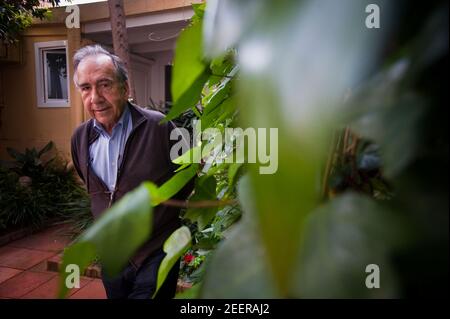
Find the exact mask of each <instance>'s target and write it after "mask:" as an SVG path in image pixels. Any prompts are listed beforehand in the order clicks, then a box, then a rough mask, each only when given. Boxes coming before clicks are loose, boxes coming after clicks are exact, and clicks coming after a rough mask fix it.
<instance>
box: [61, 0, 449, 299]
mask: <svg viewBox="0 0 450 319" xmlns="http://www.w3.org/2000/svg"><path fill="white" fill-rule="evenodd" d="M369 3H376V4H378V5H379V6H380V8H381V26H382V27H381V28H380V29H368V28H366V26H365V24H364V21H365V19H366V17H367V15H368V13H366V11H365V8H366V6H367V5H368V4H369ZM194 11H195V15H194V17H193V19H192V23H191V25H190V26H189V27H188V28H186V29H185V30H184V31H183V32H182V34H181V35H180V38H179V40H178V42H177V47H176V51H175V64H174V72H173V82H172V96H173V97H174V104H173V107H172V108H171V110H170V112H169V113H168V115H167V117H166V120H169V119H175V118H177V117H179V116H182V115H183V114H185V113H186V112H192V113H193V114H194V115H195V116H196V117H197V118H198V119H200V120H201V124H202V129H205V128H216V129H218V130H219V131H220V132H221V133H223V132H224V131H225V129H226V128H233V127H243V128H247V127H253V128H278V170H277V172H276V173H275V174H267V175H262V174H260V172H259V170H258V168H259V167H260V166H261V165H263V164H264V163H261V159H258V161H257V163H255V164H249V163H247V162H246V164H239V163H232V164H230V163H226V162H224V159H226V158H228V157H229V156H232V155H235V153H236V148H235V147H231V148H227V147H226V146H224V145H223V142H222V143H220V142H218V139H217V138H216V137H215V136H210V137H209V139H208V140H206V141H205V140H202V141H194V142H193V144H192V148H191V149H190V150H189V151H188V152H186V153H185V154H183V155H182V156H180V157H179V158H178V159H177V160H175V161H174V162H175V163H177V164H181V167H180V168H179V169H178V172H177V174H176V175H175V176H174V177H173V178H172V179H171V180H169V181H168V182H167V183H166V184H164V185H162V186H161V187H159V188H158V187H157V186H155V185H154V184H152V183H150V182H146V183H145V184H144V185H143V186H144V187H146V189H147V191H148V192H147V193H145V195H146V196H144V193H142V194H141V195H139V196H140V197H139V198H134V196H137V193H132V194H130V195H129V196H130V197H129V198H128V199H127V200H128V201H129V202H136V203H137V202H139V205H147V204H148V205H150V204H151V205H152V206H156V205H168V204H170V203H169V202H167V200H168V199H170V197H171V196H172V195H174V194H175V193H176V192H177V191H178V190H180V189H181V188H182V187H183V186H184V185H185V184H186V183H187V182H188V181H189V180H190V179H191V178H192V177H193V176H197V179H196V184H195V189H194V192H193V194H192V196H191V197H190V199H189V202H188V203H187V210H186V212H185V214H184V215H183V216H184V218H185V226H183V228H181V229H179V230H178V231H177V232H180V233H182V234H183V236H182V238H183V240H182V241H180V242H176V240H175V241H174V238H171V239H170V240H169V241H168V242H167V243H166V244H167V247H166V248H167V250H168V252H170V253H168V255H167V256H166V259H165V260H164V261H163V263H162V266H161V267H160V269H159V272H158V286H160V284H161V282H162V281H163V280H164V278H165V274H167V271H168V267H169V266H168V265H171V264H172V262H173V260H174V259H175V258H177V257H181V256H183V262H182V267H186V266H188V267H191V268H184V270H183V271H185V274H187V276H188V277H189V278H190V279H191V281H193V282H194V283H195V285H194V286H193V288H192V289H191V291H188V292H184V293H183V294H181V295H180V296H178V297H179V298H195V297H200V298H286V297H292V298H391V297H413V296H414V297H417V296H442V295H447V294H448V286H447V284H448V182H447V173H448V166H447V165H448V137H447V116H446V105H447V104H448V103H447V102H445V101H446V100H447V95H446V87H445V85H444V83H446V80H447V69H448V4H447V3H446V2H445V1H437V2H433V3H432V4H431V3H427V4H422V5H419V6H417V5H416V4H414V3H412V2H408V1H396V2H395V3H394V2H392V1H365V0H364V1H351V0H342V1H334V0H321V1H306V0H305V1H294V0H287V1H270V0H250V1H246V2H242V1H238V0H226V1H224V0H223V1H218V0H209V1H208V4H207V7H206V8H205V5H204V4H203V5H195V6H194ZM191 115H192V114H191ZM195 125H197V124H194V126H195ZM204 148H207V149H208V150H209V151H210V152H208V153H207V154H201V155H199V154H198V150H200V149H204ZM191 156H193V158H192V157H191ZM196 156H201V158H199V159H200V164H192V161H193V159H194V162H195V159H196ZM190 157H191V158H190ZM139 194H140V193H139ZM141 196H142V197H141ZM111 211H114V212H115V213H116V214H118V215H120V218H121V221H122V222H125V221H129V220H131V218H133V217H132V211H131V210H130V209H129V208H128V207H127V206H126V205H125V204H124V203H123V202H119V203H117V204H116V205H114V206H113V207H112V208H111ZM119 212H120V213H119ZM105 215H110V213H107V214H105ZM241 215H242V218H241ZM109 218H110V219H111V218H112V217H109ZM110 222H113V221H112V220H110ZM106 225H107V224H106V223H104V222H102V221H101V220H99V221H98V222H96V223H94V225H93V226H92V227H91V228H90V229H88V232H89V233H90V234H91V237H95V236H100V237H102V238H105V237H104V235H102V233H105V234H106V233H108V234H110V236H112V237H113V238H115V236H119V237H120V234H116V233H112V231H111V230H110V229H108V228H107V227H106ZM141 226H142V225H140V228H139V231H141V232H142V234H143V233H144V232H147V231H148V229H144V228H142V227H141ZM186 226H187V227H186ZM188 230H189V231H188ZM122 231H125V230H122ZM127 231H128V232H131V231H132V232H133V233H135V232H136V231H138V229H133V230H132V229H129V230H127ZM128 232H127V234H128ZM140 238H141V239H142V238H143V237H140ZM105 240H106V239H105ZM142 240H143V239H142ZM136 244H137V242H136ZM86 249H87V250H88V251H90V250H91V247H88V246H86ZM103 249H105V250H109V252H108V253H107V255H111V256H112V255H113V254H112V252H113V251H116V250H115V249H116V247H113V246H112V245H109V246H103ZM73 251H74V250H71V252H72V254H71V255H70V256H72V257H73V259H70V260H71V261H73V262H75V261H76V258H75V257H74V256H75V255H77V256H78V257H79V258H82V257H81V256H85V254H84V253H83V247H78V248H77V252H76V254H73ZM123 253H124V254H129V253H131V251H127V252H125V251H124V252H123ZM115 255H116V256H117V255H118V254H115ZM200 256H204V258H203V257H200ZM72 257H70V258H72ZM197 257H200V260H199V261H197V264H196V266H195V267H193V266H194V264H193V263H192V262H193V261H195V260H196V258H197ZM65 258H66V257H65ZM122 258H123V256H120V258H119V257H117V260H114V259H109V260H108V263H109V264H107V266H108V265H110V266H111V267H113V268H116V269H118V268H119V267H118V265H120V262H121V261H122ZM119 259H120V262H119ZM368 264H376V265H378V266H379V267H380V276H381V287H380V288H378V289H369V288H367V287H366V285H365V279H366V277H367V276H368V275H369V274H368V273H366V266H367V265H368ZM62 278H64V274H62Z"/></svg>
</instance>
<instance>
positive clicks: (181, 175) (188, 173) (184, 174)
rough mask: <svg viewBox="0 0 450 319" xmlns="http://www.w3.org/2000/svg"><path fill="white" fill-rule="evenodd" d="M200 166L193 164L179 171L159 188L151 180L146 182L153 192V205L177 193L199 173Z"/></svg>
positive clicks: (149, 189)
mask: <svg viewBox="0 0 450 319" xmlns="http://www.w3.org/2000/svg"><path fill="white" fill-rule="evenodd" d="M198 166H199V165H198V164H192V165H191V166H189V167H188V168H186V169H184V170H182V171H179V172H178V173H177V174H175V175H174V176H172V177H171V178H170V179H169V180H168V181H167V182H165V183H164V184H163V185H161V186H160V187H159V188H158V187H157V186H156V185H155V184H153V183H151V182H145V183H144V186H145V187H146V188H147V189H148V191H149V192H150V193H151V194H152V205H153V206H157V205H159V204H161V203H162V202H164V201H166V200H168V199H170V198H172V197H173V196H174V195H176V194H177V193H178V192H179V191H180V190H181V189H182V188H183V187H184V186H185V185H186V184H187V183H188V182H189V181H190V180H191V179H192V178H193V177H194V176H195V175H196V174H197V170H198Z"/></svg>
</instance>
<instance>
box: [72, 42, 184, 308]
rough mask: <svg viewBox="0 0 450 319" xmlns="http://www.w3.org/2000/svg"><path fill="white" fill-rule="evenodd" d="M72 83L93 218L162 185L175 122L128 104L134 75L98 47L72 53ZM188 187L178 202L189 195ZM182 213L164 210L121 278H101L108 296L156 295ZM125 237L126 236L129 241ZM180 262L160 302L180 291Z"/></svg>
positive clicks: (78, 148) (79, 157)
mask: <svg viewBox="0 0 450 319" xmlns="http://www.w3.org/2000/svg"><path fill="white" fill-rule="evenodd" d="M74 81H75V85H76V86H77V87H78V89H79V91H80V93H81V98H82V100H83V105H84V108H85V110H86V111H87V112H88V113H89V114H90V115H91V117H92V118H91V119H90V120H88V121H87V122H84V123H83V124H81V125H80V126H79V127H78V128H77V129H76V131H75V133H74V134H73V136H72V158H73V163H74V166H75V168H76V170H77V172H78V174H79V175H80V177H81V179H82V180H83V181H84V183H85V184H86V187H87V191H88V193H89V195H90V197H91V203H92V204H91V210H92V213H93V215H94V218H97V217H98V216H100V215H101V214H102V213H103V212H104V211H105V210H106V209H107V208H109V207H110V206H111V205H112V204H113V203H114V202H116V201H117V200H119V199H120V198H121V197H123V196H124V195H125V194H126V193H127V192H129V191H131V190H132V189H134V188H135V187H137V186H138V185H139V184H141V182H143V181H145V180H150V181H152V182H154V183H156V184H158V185H160V184H162V183H164V182H165V181H167V180H168V179H169V178H170V177H171V176H172V175H173V174H174V170H175V169H176V167H174V165H173V164H172V162H171V160H170V158H169V153H170V147H171V143H170V138H169V137H170V132H171V130H172V129H175V127H174V125H173V124H172V123H171V122H169V123H167V124H159V122H160V120H161V119H162V118H163V115H162V114H161V113H158V112H155V111H149V110H144V109H142V108H140V107H138V106H136V105H133V104H131V103H129V102H128V93H129V86H128V75H127V70H126V68H125V66H124V64H123V62H122V61H121V59H120V58H119V57H117V56H115V55H112V54H110V53H109V52H108V51H106V50H105V49H103V48H102V47H100V46H99V45H92V46H86V47H84V48H81V49H80V50H78V51H77V52H76V54H75V56H74ZM188 192H189V187H186V189H185V190H184V191H182V192H180V194H179V196H178V198H180V197H181V198H186V195H187V194H188ZM178 214H179V209H177V208H174V207H167V206H158V207H157V208H156V209H155V211H154V220H153V232H152V236H151V238H150V239H149V240H148V241H147V242H146V243H145V244H144V245H143V246H142V247H141V248H140V249H139V251H138V252H137V253H136V254H135V256H134V257H133V258H132V259H131V260H130V261H129V263H128V265H127V266H126V267H125V269H123V271H122V272H121V273H120V275H119V276H118V277H116V278H108V277H106V275H103V278H102V280H103V284H104V286H105V289H106V293H107V296H108V298H114V299H115V298H150V297H151V296H152V294H153V293H154V291H155V288H156V276H157V270H158V267H159V265H160V263H161V261H162V259H163V258H164V256H165V253H164V252H163V251H162V245H163V243H164V241H165V240H166V239H167V238H168V237H169V235H170V234H171V233H172V232H173V231H174V230H176V229H177V228H178V227H179V226H180V221H179V217H178ZM124 240H126V238H124ZM178 270H179V264H178V263H177V264H175V266H174V267H173V269H172V270H171V271H170V273H169V275H168V277H167V280H166V281H165V283H164V285H163V286H162V287H161V289H160V290H159V292H158V295H157V297H161V298H171V297H173V296H174V294H175V289H176V284H177V278H178Z"/></svg>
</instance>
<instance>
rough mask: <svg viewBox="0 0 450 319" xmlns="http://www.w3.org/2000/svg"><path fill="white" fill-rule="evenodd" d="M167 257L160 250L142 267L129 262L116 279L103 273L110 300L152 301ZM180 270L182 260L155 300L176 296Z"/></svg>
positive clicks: (145, 261)
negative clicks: (161, 268)
mask: <svg viewBox="0 0 450 319" xmlns="http://www.w3.org/2000/svg"><path fill="white" fill-rule="evenodd" d="M165 255H166V253H165V252H163V251H162V250H160V251H158V252H156V253H154V254H152V255H151V256H149V257H147V259H145V260H144V262H143V263H142V265H141V266H140V267H137V266H136V265H135V264H134V263H133V262H129V263H128V264H127V266H126V267H125V269H123V270H122V271H121V272H120V274H119V275H118V276H116V277H114V278H109V277H108V276H107V275H106V274H104V272H102V281H103V286H105V290H106V295H107V296H108V299H150V298H151V297H152V295H153V293H154V292H155V290H156V279H157V277H158V268H159V265H160V264H161V261H162V260H163V258H164V256H165ZM179 269H180V260H178V261H177V262H176V263H175V265H174V266H173V267H172V269H171V270H170V271H169V273H168V274H167V277H166V280H165V281H164V283H163V285H162V286H161V287H160V288H159V291H158V293H157V294H156V296H155V299H170V298H173V297H174V296H175V292H176V288H177V281H178V272H179Z"/></svg>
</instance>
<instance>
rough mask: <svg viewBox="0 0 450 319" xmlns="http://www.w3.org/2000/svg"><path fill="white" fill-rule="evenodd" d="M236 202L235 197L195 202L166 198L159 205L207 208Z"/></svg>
mask: <svg viewBox="0 0 450 319" xmlns="http://www.w3.org/2000/svg"><path fill="white" fill-rule="evenodd" d="M237 203H238V202H237V200H235V199H229V200H201V201H196V202H189V201H187V200H178V199H168V200H166V201H165V202H162V203H161V205H165V206H171V207H180V208H209V207H220V206H228V205H236V204H237Z"/></svg>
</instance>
